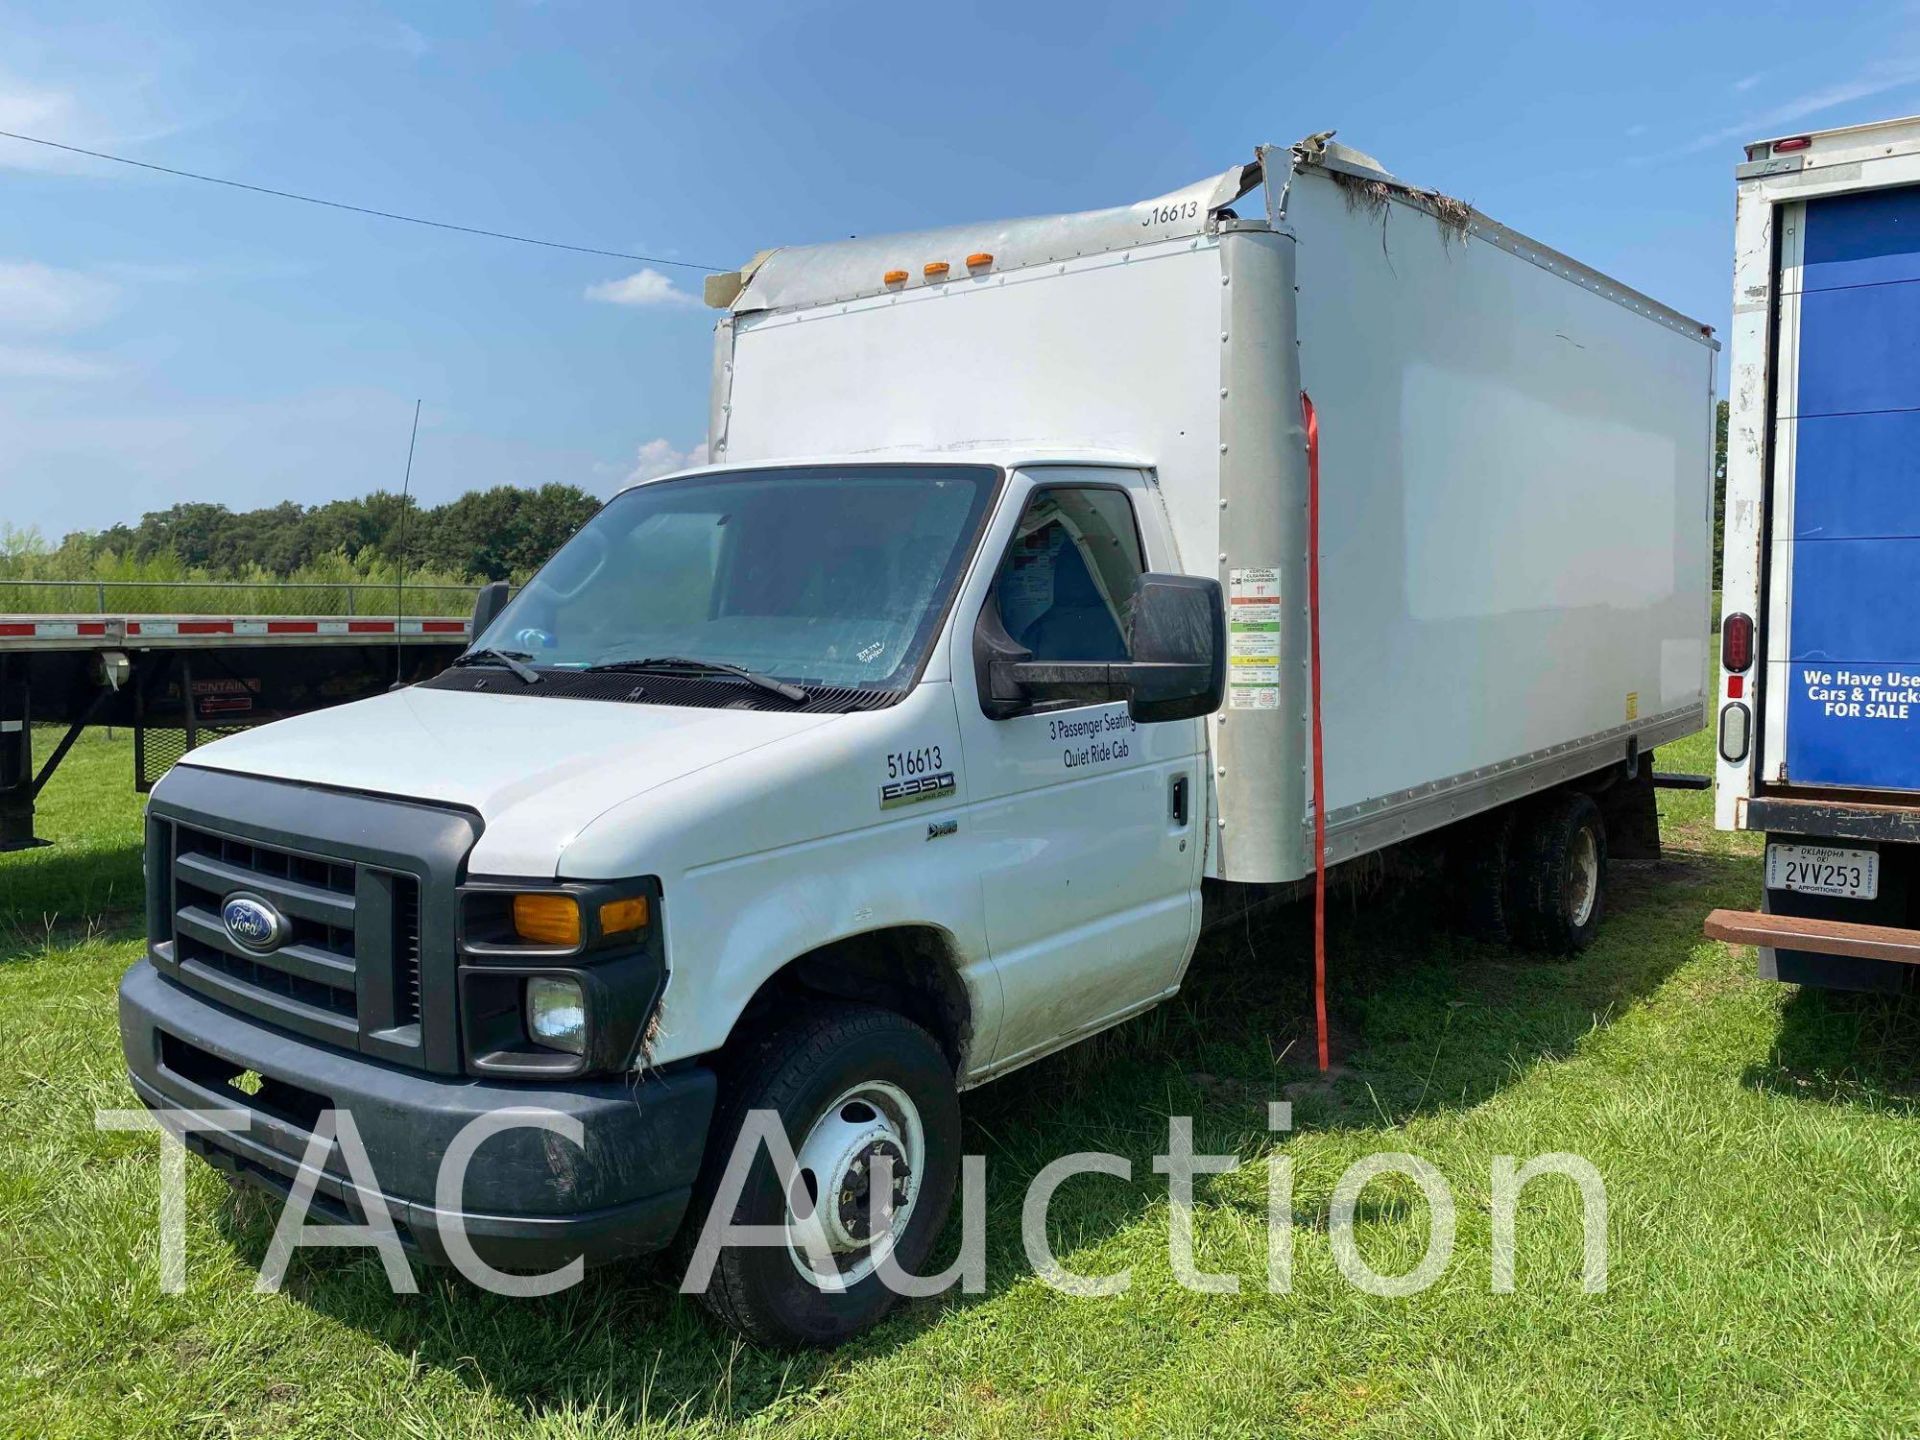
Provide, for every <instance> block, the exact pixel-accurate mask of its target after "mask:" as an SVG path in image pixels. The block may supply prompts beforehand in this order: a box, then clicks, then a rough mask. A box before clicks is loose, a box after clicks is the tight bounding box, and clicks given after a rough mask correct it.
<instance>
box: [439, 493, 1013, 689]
mask: <svg viewBox="0 0 1920 1440" xmlns="http://www.w3.org/2000/svg"><path fill="white" fill-rule="evenodd" d="M998 474H999V472H998V471H997V470H994V469H992V468H991V467H987V466H980V465H897V466H880V465H871V466H869V465H858V466H813V467H805V468H794V469H783V470H736V471H730V472H725V473H719V474H711V475H696V476H692V477H689V478H687V479H684V480H664V481H659V482H656V483H654V484H650V485H641V486H639V487H637V488H635V489H632V490H628V491H626V492H625V493H624V494H621V495H617V496H615V497H614V498H613V499H612V500H611V501H609V502H608V503H607V505H606V507H605V508H604V509H602V510H601V511H600V513H599V514H597V515H595V516H594V517H593V519H591V520H589V521H588V522H587V523H586V524H585V525H584V526H582V527H581V529H580V532H579V533H578V534H576V535H575V536H574V537H573V538H572V539H571V540H569V541H568V542H567V543H566V544H565V545H563V546H562V547H561V548H560V549H559V551H558V552H556V553H555V555H554V557H553V558H552V559H551V560H549V561H548V562H547V563H546V564H545V565H544V566H543V567H541V569H540V571H539V573H538V574H536V575H535V576H534V577H533V579H532V580H531V581H530V582H528V584H527V586H526V588H525V589H524V590H522V591H521V592H520V593H519V594H518V595H517V596H515V597H514V599H513V601H512V603H510V604H509V605H508V606H507V608H506V609H505V610H503V611H502V612H501V614H500V617H499V619H497V620H496V621H494V623H493V624H492V625H491V626H489V627H488V629H487V632H486V635H485V636H484V637H482V639H481V640H480V642H479V643H478V644H477V645H476V648H485V647H488V646H491V647H497V648H498V649H501V650H506V651H513V652H524V653H525V654H526V656H527V658H528V659H529V660H530V661H531V663H532V664H534V665H535V666H538V667H541V668H547V667H558V668H568V669H585V668H586V667H588V666H592V665H610V664H619V663H621V662H632V661H640V660H650V659H660V658H665V657H675V658H679V659H685V660H697V661H702V662H715V663H719V664H727V665H736V666H743V667H745V668H747V669H749V670H752V671H755V672H757V673H758V674H761V675H766V676H772V677H775V678H777V679H780V680H787V681H792V682H794V683H797V684H801V685H808V684H813V685H832V686H848V687H857V688H864V689H903V688H905V687H906V686H907V685H909V684H910V683H911V682H912V680H913V678H914V677H915V675H916V674H917V673H918V672H919V669H920V665H921V662H922V660H923V659H924V658H925V655H926V651H927V648H928V646H929V645H930V643H931V641H932V637H933V631H934V628H935V626H937V625H938V624H939V621H940V618H941V616H942V615H943V614H944V613H945V611H946V606H947V601H948V598H949V597H950V596H951V595H952V593H953V587H954V585H955V584H956V583H957V581H958V579H959V576H960V571H961V568H962V567H963V566H964V565H965V563H966V559H967V555H968V553H969V552H970V551H971V549H972V547H973V542H974V540H975V538H976V537H977V535H978V533H979V530H980V527H981V524H982V522H983V521H984V519H985V516H986V512H987V505H988V502H989V501H990V500H991V498H992V495H993V490H994V486H995V483H996V481H997V479H998Z"/></svg>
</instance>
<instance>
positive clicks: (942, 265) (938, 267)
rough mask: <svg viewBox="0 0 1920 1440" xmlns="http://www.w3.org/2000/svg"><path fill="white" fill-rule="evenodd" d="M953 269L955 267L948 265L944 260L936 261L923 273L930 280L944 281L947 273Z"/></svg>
mask: <svg viewBox="0 0 1920 1440" xmlns="http://www.w3.org/2000/svg"><path fill="white" fill-rule="evenodd" d="M952 268H953V267H952V266H950V265H948V264H947V262H946V261H944V260H934V261H930V262H929V263H928V264H927V265H926V266H925V267H923V269H922V270H921V273H922V274H923V275H925V276H926V277H927V279H929V280H940V279H944V278H945V276H946V273H947V271H948V270H950V269H952Z"/></svg>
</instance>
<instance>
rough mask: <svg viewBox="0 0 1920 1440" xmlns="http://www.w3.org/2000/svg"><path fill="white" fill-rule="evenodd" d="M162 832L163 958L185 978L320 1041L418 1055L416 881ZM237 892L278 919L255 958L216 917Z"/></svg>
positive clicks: (204, 834) (214, 837) (301, 854)
mask: <svg viewBox="0 0 1920 1440" xmlns="http://www.w3.org/2000/svg"><path fill="white" fill-rule="evenodd" d="M156 823H161V824H164V823H166V822H164V821H156ZM171 828H172V832H173V833H172V845H171V848H170V853H169V854H168V859H169V862H170V872H171V873H170V876H169V879H170V881H171V905H170V913H171V927H170V929H171V934H170V935H169V936H168V937H167V938H168V939H170V941H171V951H170V955H169V956H168V958H169V959H170V961H171V965H172V967H173V969H174V972H175V974H176V975H177V976H178V977H179V978H180V979H181V980H182V981H184V982H185V983H187V984H188V985H190V986H192V987H193V988H195V989H198V990H200V991H202V992H203V993H205V994H207V995H209V996H211V997H212V998H214V999H216V1000H220V1001H223V1002H225V1003H227V1004H229V1005H233V1006H235V1007H236V1008H239V1009H241V1010H244V1011H246V1012H247V1013H250V1014H253V1015H256V1016H259V1017H261V1018H263V1019H268V1020H271V1021H273V1022H275V1023H278V1024H281V1025H285V1026H286V1027H288V1028H289V1029H293V1030H296V1031H299V1032H300V1033H302V1034H306V1035H310V1036H313V1037H315V1038H317V1039H322V1040H328V1041H332V1042H334V1043H338V1044H346V1045H353V1046H361V1040H362V1037H363V1036H368V1035H375V1036H378V1037H379V1038H380V1040H381V1041H382V1045H381V1052H382V1053H384V1054H392V1053H393V1051H394V1049H395V1047H396V1046H397V1047H398V1048H399V1049H400V1051H401V1054H400V1055H399V1056H396V1057H395V1058H406V1057H405V1052H406V1050H407V1049H408V1048H409V1047H411V1048H412V1049H414V1050H416V1051H417V1049H418V1046H419V1025H420V1011H421V981H420V963H421V907H420V878H419V877H418V876H416V875H410V874H407V873H405V872H403V871H397V870H390V869H386V868H384V867H380V866H374V865H368V864H363V863H356V862H355V861H353V860H351V859H346V858H342V857H339V856H332V855H325V854H320V853H317V852H314V851H308V850H303V849H294V848H292V847H291V846H282V845H269V844H264V843H262V842H260V841H258V840H249V839H243V838H241V837H239V836H235V835H228V834H222V833H220V832H218V831H215V830H211V829H207V828H204V827H202V826H197V825H190V824H186V823H184V822H176V823H174V824H173V825H172V827H171ZM163 853H166V852H163ZM236 892H238V893H244V894H248V895H253V896H257V897H258V898H259V899H261V900H263V901H265V902H266V903H268V904H269V905H271V906H272V907H273V908H274V909H275V910H277V911H278V912H279V913H280V914H281V915H282V916H284V917H285V918H286V920H287V921H288V930H287V934H286V936H285V938H284V939H283V940H282V941H281V942H280V943H279V944H278V945H276V946H274V947H273V948H272V949H270V950H265V951H261V950H256V949H253V948H252V947H249V946H247V945H245V944H242V943H241V942H240V941H239V940H238V939H236V938H235V937H234V936H233V935H232V933H231V932H229V931H228V929H227V927H226V924H225V922H224V920H223V919H222V910H223V908H224V906H225V905H226V902H227V901H228V900H229V899H230V898H231V897H232V896H233V895H234V894H235V893H236ZM361 1048H365V1047H364V1046H361Z"/></svg>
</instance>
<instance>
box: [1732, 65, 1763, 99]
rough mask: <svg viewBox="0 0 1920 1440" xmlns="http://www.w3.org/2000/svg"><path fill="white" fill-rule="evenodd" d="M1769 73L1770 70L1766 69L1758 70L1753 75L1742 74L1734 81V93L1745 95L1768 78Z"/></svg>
mask: <svg viewBox="0 0 1920 1440" xmlns="http://www.w3.org/2000/svg"><path fill="white" fill-rule="evenodd" d="M1769 73H1770V72H1768V71H1766V70H1756V71H1754V72H1753V74H1751V75H1742V76H1741V77H1740V78H1739V79H1738V80H1736V81H1734V82H1733V89H1734V93H1735V94H1736V95H1744V94H1745V93H1746V92H1747V91H1749V90H1751V89H1753V87H1754V86H1756V85H1758V84H1759V83H1760V82H1761V81H1762V80H1764V79H1766V78H1767V76H1768V74H1769Z"/></svg>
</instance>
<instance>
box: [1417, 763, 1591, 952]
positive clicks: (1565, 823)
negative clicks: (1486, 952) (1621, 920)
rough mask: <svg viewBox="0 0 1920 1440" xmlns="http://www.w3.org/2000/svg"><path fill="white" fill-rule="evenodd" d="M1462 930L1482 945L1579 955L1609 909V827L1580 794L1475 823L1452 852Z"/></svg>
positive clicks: (1544, 799)
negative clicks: (1607, 898) (1607, 894)
mask: <svg viewBox="0 0 1920 1440" xmlns="http://www.w3.org/2000/svg"><path fill="white" fill-rule="evenodd" d="M1450 861H1451V863H1450V865H1449V882H1450V884H1451V886H1452V891H1453V901H1454V914H1455V922H1456V924H1457V925H1458V927H1459V929H1460V930H1461V931H1462V932H1463V933H1465V934H1468V935H1471V936H1473V937H1474V938H1475V939H1477V940H1485V941H1487V942H1489V943H1491V944H1511V945H1514V946H1517V947H1519V948H1520V949H1523V950H1532V951H1536V952H1539V953H1541V954H1545V955H1576V954H1578V953H1579V952H1580V951H1582V950H1585V949H1586V948H1587V947H1588V946H1589V945H1591V944H1592V943H1593V941H1594V937H1595V936H1596V935H1597V934H1598V933H1599V929H1600V921H1601V918H1602V916H1603V914H1604V913H1605V909H1606V903H1605V902H1606V880H1607V827H1606V821H1605V819H1604V818H1603V817H1602V815H1601V813H1600V807H1599V806H1598V805H1596V804H1595V803H1594V802H1593V798H1592V797H1591V796H1589V795H1587V794H1586V793H1584V792H1583V791H1579V790H1556V791H1554V792H1552V793H1551V794H1547V795H1542V796H1540V797H1538V798H1537V799H1534V800H1530V801H1525V802H1522V803H1520V804H1517V805H1509V806H1504V807H1502V808H1501V809H1499V810H1496V811H1494V812H1492V813H1491V814H1489V815H1486V816H1483V817H1481V818H1479V819H1477V820H1473V821H1470V822H1468V823H1467V824H1466V825H1463V826H1462V827H1461V833H1460V834H1459V836H1458V838H1457V839H1456V840H1455V841H1454V843H1453V846H1452V849H1451V852H1450Z"/></svg>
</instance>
